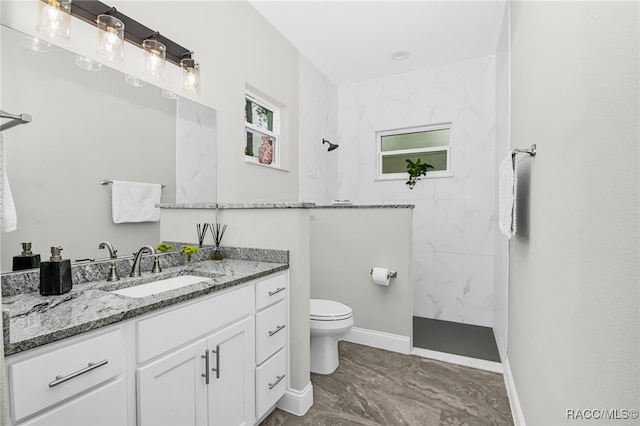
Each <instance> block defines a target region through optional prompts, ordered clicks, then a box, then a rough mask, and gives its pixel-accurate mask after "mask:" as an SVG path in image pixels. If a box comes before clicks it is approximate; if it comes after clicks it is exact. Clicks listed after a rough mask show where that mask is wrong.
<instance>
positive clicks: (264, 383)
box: [256, 348, 289, 418]
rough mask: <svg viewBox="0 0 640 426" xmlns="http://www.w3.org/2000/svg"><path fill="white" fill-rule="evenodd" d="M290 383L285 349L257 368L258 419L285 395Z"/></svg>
mask: <svg viewBox="0 0 640 426" xmlns="http://www.w3.org/2000/svg"><path fill="white" fill-rule="evenodd" d="M288 381H289V380H288V378H287V353H286V349H284V348H283V349H280V351H279V352H278V353H277V354H275V355H274V356H273V357H271V358H269V359H268V360H267V361H266V362H265V363H264V364H262V365H261V366H259V367H258V368H256V409H257V411H258V412H257V413H256V414H257V418H260V417H262V415H263V414H264V413H266V412H267V410H268V409H270V408H271V407H273V405H274V404H275V403H276V402H278V400H279V399H280V398H281V397H282V395H284V393H285V391H286V390H287V382H288Z"/></svg>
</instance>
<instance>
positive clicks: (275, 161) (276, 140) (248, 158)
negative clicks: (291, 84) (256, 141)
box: [243, 89, 282, 168]
mask: <svg viewBox="0 0 640 426" xmlns="http://www.w3.org/2000/svg"><path fill="white" fill-rule="evenodd" d="M247 100H249V101H251V102H253V103H254V104H256V105H259V106H261V107H263V108H266V109H268V110H269V111H271V112H272V113H273V121H272V127H273V130H268V129H265V128H264V127H260V126H257V125H255V124H253V123H249V122H248V121H247V120H246V116H245V121H244V132H243V134H244V138H243V139H244V146H245V148H246V140H247V132H248V131H250V132H251V133H253V134H256V133H257V134H260V135H266V136H269V137H270V138H271V139H273V145H272V146H273V158H272V160H271V164H262V163H260V162H259V161H258V157H254V156H252V155H247V154H245V155H244V161H245V162H247V163H250V164H257V165H259V166H264V167H273V168H281V165H280V151H281V146H280V145H281V135H280V130H281V129H280V125H281V123H282V121H281V110H280V107H279V106H277V105H275V104H274V103H272V102H269V101H267V100H265V99H264V98H263V97H261V96H258V95H256V94H255V93H253V92H251V91H250V90H248V89H245V91H244V101H245V103H246V102H247Z"/></svg>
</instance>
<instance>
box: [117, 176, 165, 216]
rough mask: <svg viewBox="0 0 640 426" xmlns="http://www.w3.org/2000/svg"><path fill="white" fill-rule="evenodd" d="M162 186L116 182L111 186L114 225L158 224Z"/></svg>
mask: <svg viewBox="0 0 640 426" xmlns="http://www.w3.org/2000/svg"><path fill="white" fill-rule="evenodd" d="M161 191H162V185H159V184H154V183H139V182H126V181H121V180H114V181H113V183H112V184H111V213H112V215H113V223H125V222H157V221H159V220H160V208H159V207H156V204H159V203H160V196H161Z"/></svg>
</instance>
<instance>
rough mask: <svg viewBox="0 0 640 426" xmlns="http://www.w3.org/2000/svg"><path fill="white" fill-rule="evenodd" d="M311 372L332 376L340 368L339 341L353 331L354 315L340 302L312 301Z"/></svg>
mask: <svg viewBox="0 0 640 426" xmlns="http://www.w3.org/2000/svg"><path fill="white" fill-rule="evenodd" d="M310 314H311V316H310V320H311V321H310V322H311V372H312V373H317V374H331V373H333V372H334V371H335V370H336V368H338V363H339V361H338V340H340V338H342V337H343V336H344V335H345V334H347V333H348V332H349V330H351V327H352V326H353V313H352V311H351V308H350V307H349V306H347V305H344V304H342V303H340V302H336V301H333V300H325V299H311V303H310Z"/></svg>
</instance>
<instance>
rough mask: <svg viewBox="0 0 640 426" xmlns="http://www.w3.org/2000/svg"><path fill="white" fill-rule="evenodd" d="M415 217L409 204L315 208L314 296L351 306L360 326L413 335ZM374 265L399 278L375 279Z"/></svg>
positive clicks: (312, 252)
mask: <svg viewBox="0 0 640 426" xmlns="http://www.w3.org/2000/svg"><path fill="white" fill-rule="evenodd" d="M411 216H412V209H409V208H403V209H391V208H382V209H373V208H367V209H364V208H340V209H334V208H329V209H313V210H311V225H310V229H311V251H310V254H311V297H312V298H316V299H329V300H337V301H339V302H342V303H345V304H347V305H348V306H350V307H351V308H352V309H353V320H354V327H359V328H364V329H367V330H374V331H379V332H383V333H390V334H395V335H399V336H404V337H406V338H407V339H410V338H411V327H412V325H411V324H412V319H411V299H412V294H413V285H412V281H411V264H412V256H411V234H412V221H411ZM374 266H380V267H384V268H389V269H393V270H396V271H397V272H398V277H397V278H393V279H391V283H390V284H389V286H388V287H383V286H378V285H376V284H373V282H372V281H371V275H370V271H371V268H373V267H374ZM407 341H408V340H407Z"/></svg>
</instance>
